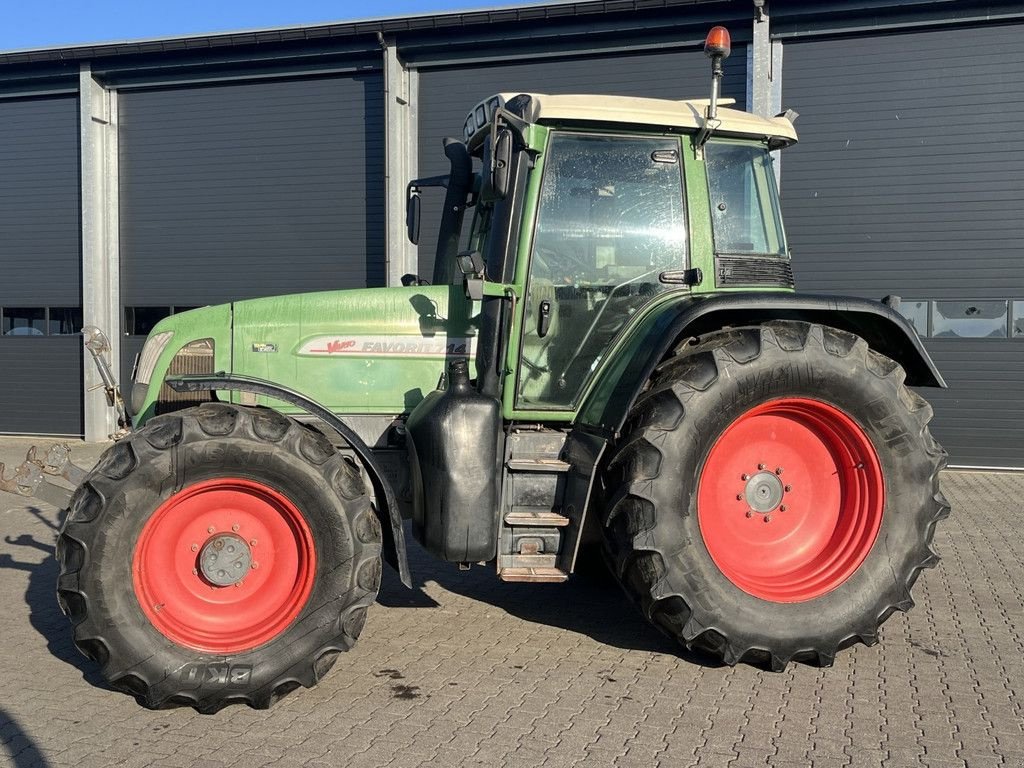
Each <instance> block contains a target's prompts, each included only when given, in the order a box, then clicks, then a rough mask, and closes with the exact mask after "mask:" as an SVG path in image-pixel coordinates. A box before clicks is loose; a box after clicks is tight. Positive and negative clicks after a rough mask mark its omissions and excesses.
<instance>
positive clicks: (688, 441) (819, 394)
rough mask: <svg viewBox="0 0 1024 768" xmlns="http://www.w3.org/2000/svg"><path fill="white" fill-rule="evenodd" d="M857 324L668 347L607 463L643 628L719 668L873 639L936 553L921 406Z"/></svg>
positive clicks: (622, 557) (624, 565) (815, 656)
mask: <svg viewBox="0 0 1024 768" xmlns="http://www.w3.org/2000/svg"><path fill="white" fill-rule="evenodd" d="M903 379H904V373H903V369H902V368H900V366H898V365H897V364H896V363H894V362H893V361H891V360H889V359H888V358H886V357H883V356H882V355H880V354H878V353H876V352H874V351H873V350H871V349H869V348H868V345H867V344H866V342H864V340H863V339H860V338H859V337H857V336H854V335H852V334H849V333H845V332H843V331H838V330H835V329H832V328H828V327H824V326H820V325H811V324H807V323H797V322H777V323H771V324H768V325H765V326H759V327H755V328H741V329H735V330H728V331H722V332H720V333H716V334H712V335H710V336H708V337H706V338H704V339H702V340H700V341H699V342H697V343H687V344H683V345H681V346H680V348H678V349H677V350H676V353H675V355H674V356H673V357H671V358H669V359H668V360H667V361H665V362H664V363H663V364H662V365H661V366H660V367H659V369H658V370H657V371H656V372H655V375H654V377H653V379H652V381H651V383H650V387H649V388H648V390H647V391H646V392H645V394H644V395H643V396H642V397H641V398H640V400H638V402H637V403H636V405H635V407H634V409H633V411H632V413H631V414H630V417H629V419H628V421H627V425H626V429H625V430H624V435H623V437H622V439H621V440H620V441H619V442H618V443H617V445H616V446H615V449H614V451H613V453H612V458H611V459H610V461H609V463H608V465H607V468H606V470H605V475H604V477H605V484H606V488H607V491H608V495H609V497H610V502H609V505H608V507H607V510H606V514H605V518H604V530H605V541H606V546H607V551H608V553H609V555H610V559H611V562H612V564H613V568H614V570H615V572H616V574H617V576H618V577H619V580H620V582H621V583H622V584H623V586H624V587H625V589H626V591H627V592H628V593H629V594H630V595H631V596H632V597H633V599H634V600H635V602H636V603H637V604H638V605H639V606H640V608H641V610H642V611H643V612H644V613H645V615H646V616H647V617H648V619H650V620H651V621H652V622H653V623H654V624H655V625H657V626H658V627H659V628H661V629H662V630H664V631H665V632H667V633H668V634H670V635H671V636H673V637H675V638H677V639H678V640H679V641H680V642H681V643H683V645H685V646H686V647H687V648H690V649H695V650H703V651H706V652H709V653H711V654H713V655H714V656H717V657H718V658H720V659H721V660H722V661H724V662H725V663H727V664H735V663H737V662H740V661H751V662H755V663H764V664H767V665H768V666H770V667H771V668H772V669H776V670H779V669H783V668H784V667H785V666H786V664H787V663H788V662H789V661H790V660H793V659H796V660H804V661H811V662H814V663H817V664H820V665H823V666H828V665H830V664H831V663H832V661H833V658H834V656H835V654H836V652H837V651H838V650H839V649H841V648H844V647H846V646H848V645H851V644H853V643H855V642H858V641H859V642H864V643H867V644H869V645H870V644H873V643H874V642H876V640H877V634H878V628H879V626H880V625H881V624H882V622H884V621H885V619H886V618H887V617H888V616H889V615H890V614H891V613H892V612H893V611H895V610H908V609H909V608H910V607H911V606H912V605H913V600H912V598H911V596H910V590H911V587H912V586H913V584H914V581H915V580H916V579H917V576H918V574H919V572H920V571H921V569H923V568H926V567H930V566H932V565H934V564H935V563H936V562H937V560H938V557H937V556H936V555H935V553H934V552H933V551H932V550H931V547H930V544H931V540H932V537H933V535H934V531H935V524H936V522H937V521H938V520H939V519H941V518H942V517H944V516H945V515H946V514H947V513H948V511H949V507H948V505H947V504H946V501H945V499H944V498H943V497H942V495H941V493H940V491H939V487H938V475H939V471H940V469H941V468H942V467H943V466H944V464H945V453H944V451H943V450H942V449H941V448H940V447H939V445H938V444H937V443H936V442H935V441H934V440H933V439H932V437H931V435H930V433H929V431H928V422H929V420H930V419H931V415H932V411H931V408H930V407H929V406H928V404H927V403H926V402H925V401H924V400H923V399H921V398H920V397H918V396H917V395H916V394H914V393H913V392H911V391H910V390H909V389H907V388H906V386H905V385H904V383H903Z"/></svg>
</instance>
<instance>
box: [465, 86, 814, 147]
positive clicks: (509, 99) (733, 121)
mask: <svg viewBox="0 0 1024 768" xmlns="http://www.w3.org/2000/svg"><path fill="white" fill-rule="evenodd" d="M735 103H736V101H735V99H719V100H718V104H719V109H718V114H717V117H716V118H715V121H714V123H715V124H714V126H713V127H714V130H715V133H716V134H719V135H721V134H725V135H731V136H743V137H749V138H758V139H764V140H767V141H771V142H772V144H773V145H775V146H777V147H783V146H788V145H790V144H794V143H796V140H797V136H796V129H795V128H794V127H793V123H792V122H791V121H790V120H789V118H787V117H783V116H779V117H760V116H758V115H752V114H750V113H749V112H742V111H740V110H738V109H729V108H728V106H729V105H731V104H735ZM497 106H503V107H505V108H506V109H508V110H509V111H511V112H513V113H515V114H518V115H519V116H520V117H522V118H523V119H524V120H526V121H528V122H531V123H542V124H612V125H614V124H621V125H631V126H637V125H650V126H655V127H662V128H676V129H682V130H694V131H696V130H699V129H700V128H701V127H703V125H704V120H705V115H706V113H707V108H708V100H707V99H687V100H684V101H671V100H669V99H647V98H639V97H635V96H596V95H592V94H567V95H553V94H546V93H499V94H496V95H494V96H491V97H489V98H487V99H485V100H484V101H482V102H480V104H479V105H477V106H476V107H475V108H474V109H473V111H472V112H470V114H469V117H468V118H467V120H466V130H465V137H464V138H465V140H466V141H467V143H469V144H471V145H473V144H476V143H477V142H478V141H480V140H482V136H478V134H481V133H482V132H483V131H484V129H485V128H486V127H487V126H488V125H489V123H490V120H491V118H492V116H493V112H494V109H495V108H496V107H497ZM481 110H482V111H481ZM481 118H483V119H481Z"/></svg>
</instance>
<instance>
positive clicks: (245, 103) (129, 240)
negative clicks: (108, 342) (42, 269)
mask: <svg viewBox="0 0 1024 768" xmlns="http://www.w3.org/2000/svg"><path fill="white" fill-rule="evenodd" d="M382 89H383V84H382V79H381V75H380V73H379V72H365V73H361V74H357V75H352V76H335V77H321V78H309V79H304V78H303V79H287V80H280V81H273V82H250V83H239V84H231V85H214V86H202V87H187V88H176V89H163V90H146V91H128V92H125V93H123V94H122V95H121V97H120V101H119V110H120V121H121V134H120V177H121V193H120V200H121V265H122V267H121V271H122V298H123V302H124V304H125V305H127V306H145V305H172V304H174V305H179V306H181V305H185V306H188V305H195V304H211V303H219V302H224V301H230V300H234V299H241V298H247V297H254V296H262V295H270V294H283V293H296V292H302V291H316V290H324V289H327V288H352V287H365V286H367V285H381V284H383V282H384V223H383V222H384V140H383V136H384V132H383V126H382V122H383V91H382Z"/></svg>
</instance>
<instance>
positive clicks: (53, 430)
mask: <svg viewBox="0 0 1024 768" xmlns="http://www.w3.org/2000/svg"><path fill="white" fill-rule="evenodd" d="M78 179H79V155H78V99H77V97H75V96H57V97H51V98H37V99H19V100H2V101H0V267H2V274H3V277H2V279H0V307H3V306H6V307H9V308H10V307H19V308H34V307H46V306H54V307H79V306H81V303H82V299H81V295H82V281H81V261H82V258H81V242H80V237H79V231H80V226H79V222H80V220H81V201H80V198H79V192H78V190H79V183H78ZM81 364H82V346H81V337H78V336H68V337H39V336H20V337H15V336H11V337H0V371H2V372H3V375H2V376H0V432H8V433H50V434H62V435H65V434H66V435H79V434H81V433H82V372H81Z"/></svg>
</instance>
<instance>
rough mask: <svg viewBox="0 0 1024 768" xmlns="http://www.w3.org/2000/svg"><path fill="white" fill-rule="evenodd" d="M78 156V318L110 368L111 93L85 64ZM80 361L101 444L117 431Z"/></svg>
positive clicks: (115, 300) (115, 276)
mask: <svg viewBox="0 0 1024 768" xmlns="http://www.w3.org/2000/svg"><path fill="white" fill-rule="evenodd" d="M78 82H79V110H80V112H79V115H80V119H79V125H80V130H81V137H82V139H81V155H82V160H81V163H82V181H81V183H82V317H83V322H84V324H85V325H94V326H96V327H98V328H100V329H101V330H102V331H103V332H104V333H105V334H106V335H107V338H108V339H109V340H110V346H111V351H110V363H111V367H112V369H113V370H115V371H119V370H121V367H120V348H121V290H120V268H119V254H118V200H117V187H118V178H117V92H116V91H113V90H108V89H106V88H104V87H103V86H102V85H101V84H100V83H99V82H97V80H96V78H95V77H93V74H92V69H91V67H90V66H89V64H88V63H85V64H82V65H81V69H80V71H79V81H78ZM82 354H83V356H84V358H85V366H84V372H85V373H84V382H85V403H84V408H83V413H84V421H85V439H86V440H88V441H91V442H98V441H102V440H106V439H107V438H108V437H109V436H110V435H111V434H112V433H113V432H114V431H115V429H116V428H117V421H116V417H115V414H114V410H113V409H112V408H110V407H108V405H107V400H106V397H105V395H104V392H103V389H102V381H101V380H100V377H99V373H98V372H97V370H96V366H95V364H94V363H93V361H92V358H91V356H90V355H89V353H88V352H87V351H86V350H84V349H83V350H82Z"/></svg>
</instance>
